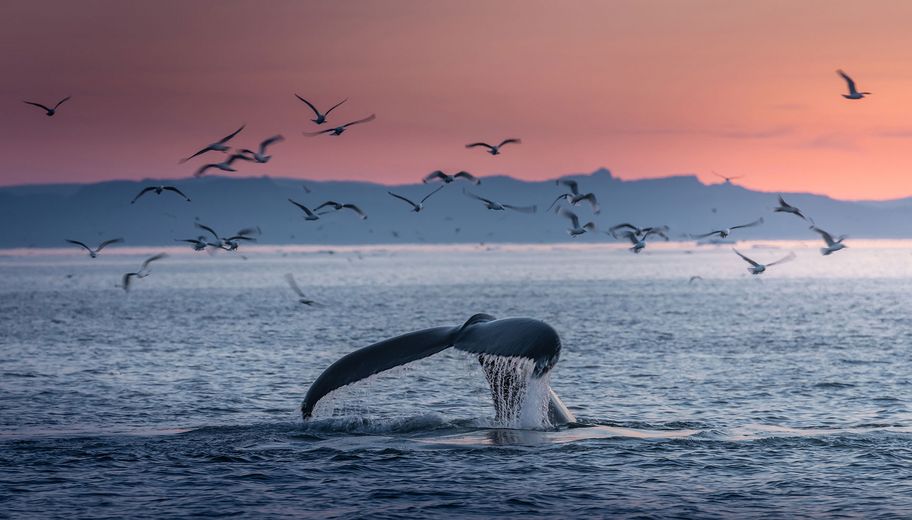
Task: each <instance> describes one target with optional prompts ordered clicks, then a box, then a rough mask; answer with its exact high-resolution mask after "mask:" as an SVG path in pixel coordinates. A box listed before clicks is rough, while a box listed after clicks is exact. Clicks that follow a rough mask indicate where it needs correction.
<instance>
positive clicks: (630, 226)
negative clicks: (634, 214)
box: [608, 222, 668, 241]
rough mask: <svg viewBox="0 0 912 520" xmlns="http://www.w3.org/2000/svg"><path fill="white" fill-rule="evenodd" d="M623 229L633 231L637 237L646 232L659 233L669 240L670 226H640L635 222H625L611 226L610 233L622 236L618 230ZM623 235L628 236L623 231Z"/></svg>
mask: <svg viewBox="0 0 912 520" xmlns="http://www.w3.org/2000/svg"><path fill="white" fill-rule="evenodd" d="M622 229H627V230H628V231H630V232H633V234H634V235H636V236H637V237H641V236H643V235H646V234H650V235H659V236H661V237H662V238H664V239H665V240H666V241H668V234H667V233H668V226H651V227H644V228H639V227H636V226H634V225H633V224H629V223H627V222H625V223H623V224H618V225H616V226H611V227H610V228H608V234H609V235H611V236H613V237H614V238H620V237H619V236H618V234H617V232H618V231H620V230H622ZM621 236H623V237H625V238H626V236H627V234H626V233H622V234H621Z"/></svg>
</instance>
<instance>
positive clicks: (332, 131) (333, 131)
mask: <svg viewBox="0 0 912 520" xmlns="http://www.w3.org/2000/svg"><path fill="white" fill-rule="evenodd" d="M374 119H377V114H371V115H369V116H367V117H365V118H364V119H359V120H357V121H352V122H351V123H345V124H344V125H342V126H337V127H335V128H327V129H326V130H320V131H319V132H304V135H306V136H307V137H314V136H317V135H320V134H330V135H342V132H344V131H345V129H346V128H348V127H350V126H352V125H360V124H361V123H369V122H371V121H373V120H374Z"/></svg>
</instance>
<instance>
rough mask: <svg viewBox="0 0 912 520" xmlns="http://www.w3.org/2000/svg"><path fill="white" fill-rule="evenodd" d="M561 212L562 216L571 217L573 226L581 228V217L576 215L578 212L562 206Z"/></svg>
mask: <svg viewBox="0 0 912 520" xmlns="http://www.w3.org/2000/svg"><path fill="white" fill-rule="evenodd" d="M559 214H560V216H562V217H566V218H569V219H570V222H572V223H573V228H574V229H576V228H579V217H577V216H576V213H574V212H572V211H570V210H568V209H564V208H561V210H560V213H559Z"/></svg>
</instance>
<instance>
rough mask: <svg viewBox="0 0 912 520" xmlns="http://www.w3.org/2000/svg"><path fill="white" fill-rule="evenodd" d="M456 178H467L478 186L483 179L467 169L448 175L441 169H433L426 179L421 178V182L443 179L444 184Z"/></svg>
mask: <svg viewBox="0 0 912 520" xmlns="http://www.w3.org/2000/svg"><path fill="white" fill-rule="evenodd" d="M456 179H465V180H467V181H469V182H471V183H472V184H475V185H476V186H477V185H479V184H481V179H479V178H478V177H475V176H474V175H472V174H471V173H469V172H467V171H459V172H456V173H454V174H453V175H448V174H446V173H443V172H442V171H440V170H435V171H432V172H431V173H429V174H427V176H425V178H424V179H421V182H423V183H425V184H427V183H429V182H432V181H436V180H441V181H443V183H444V184H449V183H451V182H453V181H455V180H456Z"/></svg>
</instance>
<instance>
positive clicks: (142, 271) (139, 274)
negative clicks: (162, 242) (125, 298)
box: [121, 253, 168, 291]
mask: <svg viewBox="0 0 912 520" xmlns="http://www.w3.org/2000/svg"><path fill="white" fill-rule="evenodd" d="M167 256H168V255H167V254H165V253H159V254H157V255H155V256H150V257H149V258H146V261H145V262H143V263H142V267H140V268H139V271H136V272H133V273H126V274H124V275H123V279H122V281H121V287H122V288H123V290H124V291H129V290H130V279H132V278H145V277H147V276H149V275H150V274H152V272H151V271H149V264H151V263H152V262H154V261H156V260H161V259H162V258H166V257H167Z"/></svg>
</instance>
